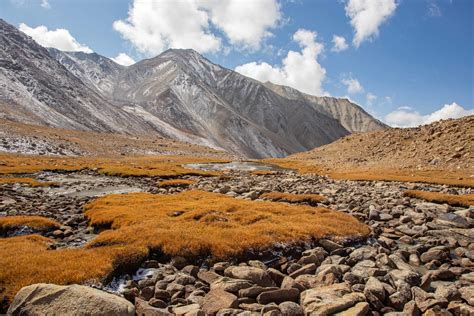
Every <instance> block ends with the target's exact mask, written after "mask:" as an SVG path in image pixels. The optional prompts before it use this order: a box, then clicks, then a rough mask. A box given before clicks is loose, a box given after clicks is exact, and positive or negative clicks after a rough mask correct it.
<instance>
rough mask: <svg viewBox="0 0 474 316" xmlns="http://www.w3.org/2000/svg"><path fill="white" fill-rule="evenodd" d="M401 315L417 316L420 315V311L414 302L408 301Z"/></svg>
mask: <svg viewBox="0 0 474 316" xmlns="http://www.w3.org/2000/svg"><path fill="white" fill-rule="evenodd" d="M403 315H406V316H419V315H420V310H419V309H418V307H417V306H416V303H415V301H409V302H408V303H406V304H405V306H404V307H403Z"/></svg>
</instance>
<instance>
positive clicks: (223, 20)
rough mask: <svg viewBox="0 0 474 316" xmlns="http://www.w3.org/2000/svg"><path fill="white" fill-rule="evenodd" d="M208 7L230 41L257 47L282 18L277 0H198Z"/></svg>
mask: <svg viewBox="0 0 474 316" xmlns="http://www.w3.org/2000/svg"><path fill="white" fill-rule="evenodd" d="M198 3H199V5H200V6H201V7H203V8H205V9H206V10H208V12H209V15H210V19H211V22H212V23H213V24H214V25H215V26H217V27H218V28H219V29H220V30H222V31H223V32H224V33H225V35H226V36H227V37H228V39H229V42H230V44H232V45H238V46H242V47H245V48H251V49H258V48H260V44H261V42H262V40H263V39H265V38H266V37H269V36H271V35H272V34H271V33H270V32H269V31H268V30H269V29H271V28H274V27H276V26H277V24H278V22H279V21H280V19H281V18H282V13H281V11H280V5H279V4H278V1H276V0H258V1H235V0H198Z"/></svg>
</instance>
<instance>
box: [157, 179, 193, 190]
mask: <svg viewBox="0 0 474 316" xmlns="http://www.w3.org/2000/svg"><path fill="white" fill-rule="evenodd" d="M195 182H196V181H193V180H185V179H170V180H163V181H160V182H159V183H158V187H160V188H170V187H187V186H190V185H191V184H193V183H195Z"/></svg>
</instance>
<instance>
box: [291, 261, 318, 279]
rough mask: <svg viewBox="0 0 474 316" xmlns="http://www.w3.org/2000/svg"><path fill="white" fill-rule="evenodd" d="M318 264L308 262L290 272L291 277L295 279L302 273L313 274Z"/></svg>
mask: <svg viewBox="0 0 474 316" xmlns="http://www.w3.org/2000/svg"><path fill="white" fill-rule="evenodd" d="M316 268H317V266H316V265H315V264H314V263H310V264H307V265H305V266H303V267H302V268H300V269H298V270H296V271H294V272H292V273H290V277H292V278H293V279H294V278H296V277H297V276H299V275H302V274H311V273H314V272H315V271H316Z"/></svg>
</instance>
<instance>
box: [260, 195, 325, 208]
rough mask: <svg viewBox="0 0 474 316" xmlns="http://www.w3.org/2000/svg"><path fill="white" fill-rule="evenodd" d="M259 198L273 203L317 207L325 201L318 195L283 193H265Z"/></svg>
mask: <svg viewBox="0 0 474 316" xmlns="http://www.w3.org/2000/svg"><path fill="white" fill-rule="evenodd" d="M260 197H261V198H264V199H267V200H271V201H275V202H288V203H308V204H309V205H317V204H318V203H319V202H322V201H324V200H325V199H326V198H325V197H324V196H322V195H319V194H292V193H284V192H267V193H264V194H262V195H261V196H260Z"/></svg>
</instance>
